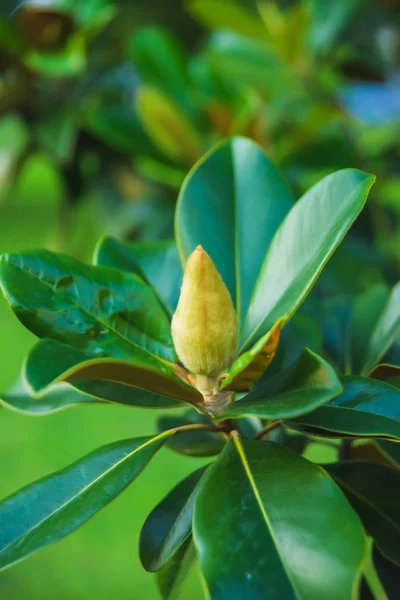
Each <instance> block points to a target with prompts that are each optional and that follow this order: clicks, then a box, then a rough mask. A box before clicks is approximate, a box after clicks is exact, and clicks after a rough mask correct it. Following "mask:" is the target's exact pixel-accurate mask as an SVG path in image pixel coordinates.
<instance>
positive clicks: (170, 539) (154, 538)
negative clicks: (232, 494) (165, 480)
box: [139, 434, 207, 571]
mask: <svg viewBox="0 0 400 600" xmlns="http://www.w3.org/2000/svg"><path fill="white" fill-rule="evenodd" d="M179 435H180V434H179ZM206 469H207V467H201V469H198V470H197V471H194V472H193V473H191V474H190V475H189V476H188V477H186V478H185V479H183V480H182V481H181V482H180V483H178V485H176V486H175V487H174V488H173V490H172V491H171V492H169V494H167V496H165V498H164V499H163V500H161V502H160V503H159V504H158V505H157V506H156V507H155V508H154V510H152V511H151V513H150V514H149V516H148V517H147V519H146V522H145V524H144V525H143V528H142V531H141V533H140V543H139V553H140V560H141V561H142V565H143V566H144V568H145V569H146V571H159V570H160V569H161V568H162V567H164V566H165V565H166V564H167V563H168V561H169V560H170V559H171V558H172V556H173V555H174V554H175V553H176V552H177V551H178V550H179V549H180V548H181V546H182V544H184V543H185V542H186V541H187V540H188V539H189V538H190V536H191V532H192V516H193V506H194V502H195V499H196V496H197V492H198V483H199V481H200V479H201V477H202V476H203V474H204V472H205V470H206Z"/></svg>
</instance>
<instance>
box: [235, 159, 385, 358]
mask: <svg viewBox="0 0 400 600" xmlns="http://www.w3.org/2000/svg"><path fill="white" fill-rule="evenodd" d="M374 181H375V177H374V176H372V175H368V174H367V173H363V172H362V171H358V170H355V169H344V170H342V171H337V172H336V173H333V174H332V175H328V176H327V177H325V178H324V179H322V181H320V182H319V183H317V184H316V185H315V186H314V187H312V188H311V189H310V190H309V191H308V192H306V193H305V194H304V196H303V197H302V198H300V200H298V202H296V204H295V205H294V207H293V208H292V210H291V211H290V213H289V214H288V215H287V217H286V218H285V220H284V221H283V223H282V225H281V226H280V227H279V230H278V231H277V233H276V235H275V237H274V239H273V241H272V243H271V246H270V247H269V249H268V252H267V255H266V256H265V259H264V261H263V263H262V265H261V268H260V273H259V275H258V277H257V281H256V285H255V288H254V291H253V294H252V297H251V300H250V304H249V309H248V312H247V316H246V320H245V323H244V327H243V331H242V336H241V347H242V348H245V349H247V348H248V347H250V346H251V345H252V344H253V343H254V342H255V341H256V340H257V339H259V338H260V337H262V336H263V335H265V334H266V333H267V332H268V331H269V330H270V329H271V327H273V325H274V323H276V321H277V320H278V319H279V318H281V317H283V316H285V315H286V316H287V318H289V317H290V316H291V315H292V314H293V313H294V312H295V310H296V309H297V307H298V306H299V305H300V304H301V302H302V301H303V300H304V298H305V297H306V295H307V294H308V292H309V291H310V289H311V287H312V286H313V284H314V283H315V281H316V279H317V277H318V275H319V274H320V272H321V270H322V268H323V267H324V265H325V263H326V262H327V260H328V259H329V257H330V256H331V255H332V254H333V252H334V250H335V248H336V247H337V246H338V244H339V243H340V242H341V241H342V239H343V237H344V235H345V234H346V232H347V230H348V229H349V227H350V226H351V225H352V223H353V221H354V220H355V218H356V217H357V215H358V214H359V212H360V211H361V209H362V208H363V206H364V204H365V201H366V199H367V195H368V192H369V189H370V187H371V186H372V184H373V183H374Z"/></svg>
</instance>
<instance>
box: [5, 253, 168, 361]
mask: <svg viewBox="0 0 400 600" xmlns="http://www.w3.org/2000/svg"><path fill="white" fill-rule="evenodd" d="M0 280H1V286H2V288H3V292H4V294H5V296H6V299H7V301H8V302H9V304H10V305H11V308H12V309H13V310H14V312H15V314H16V315H17V317H18V318H19V319H20V321H21V322H22V323H23V324H24V325H25V327H27V328H28V329H30V330H31V331H32V332H33V333H34V334H36V335H37V336H39V337H51V338H54V339H57V340H60V341H62V342H65V343H68V344H69V345H71V346H75V347H77V348H79V349H80V350H85V351H88V352H91V353H93V354H94V355H101V354H102V353H106V354H107V355H108V356H113V357H114V358H122V359H128V360H129V358H130V357H131V356H132V355H133V356H135V355H136V354H137V353H138V352H139V353H146V354H148V355H149V356H150V357H155V358H157V359H162V360H167V361H172V362H173V361H174V360H175V350H174V346H173V342H172V338H171V333H170V326H169V322H168V319H167V317H166V315H165V313H164V311H163V309H162V307H161V306H160V304H159V302H158V299H157V297H156V296H155V294H154V292H153V290H152V289H151V288H150V287H149V286H148V285H146V284H145V283H144V282H143V281H142V280H141V279H140V278H139V277H137V276H136V275H133V274H129V273H125V272H122V271H119V270H117V269H112V268H110V267H99V266H95V267H93V266H88V265H84V264H82V263H80V262H79V261H77V260H75V259H73V258H71V257H69V256H66V255H63V254H57V253H54V252H50V251H49V250H32V251H30V252H29V253H28V252H27V253H25V254H6V255H3V256H2V257H1V259H0Z"/></svg>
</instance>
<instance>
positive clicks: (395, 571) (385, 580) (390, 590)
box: [373, 548, 400, 600]
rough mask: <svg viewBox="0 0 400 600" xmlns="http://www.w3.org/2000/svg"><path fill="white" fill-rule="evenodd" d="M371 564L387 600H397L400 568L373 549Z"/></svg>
mask: <svg viewBox="0 0 400 600" xmlns="http://www.w3.org/2000/svg"><path fill="white" fill-rule="evenodd" d="M373 562H374V567H375V569H376V572H377V574H378V577H379V580H380V582H381V584H382V586H383V588H384V590H385V592H386V594H387V600H398V597H399V581H400V568H399V566H398V565H395V564H394V563H392V562H391V561H390V560H388V559H387V558H385V557H384V556H382V554H381V553H380V552H379V550H377V549H376V548H374V551H373ZM385 600H386V599H385Z"/></svg>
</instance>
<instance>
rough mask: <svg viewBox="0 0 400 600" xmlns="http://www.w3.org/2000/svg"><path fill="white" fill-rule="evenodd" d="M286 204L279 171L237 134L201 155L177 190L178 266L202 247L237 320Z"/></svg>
mask: <svg viewBox="0 0 400 600" xmlns="http://www.w3.org/2000/svg"><path fill="white" fill-rule="evenodd" d="M291 206H292V196H291V194H290V191H289V189H288V187H287V185H286V183H285V182H284V180H283V179H282V177H281V175H280V173H279V172H278V171H277V169H276V168H275V167H274V165H273V164H272V163H271V162H270V160H269V159H268V158H267V156H266V155H265V154H264V152H263V151H262V150H261V148H260V147H259V146H258V145H257V144H255V143H254V142H252V141H250V140H248V139H246V138H240V137H235V138H232V139H230V140H228V141H225V142H223V143H222V144H219V145H217V146H216V148H214V149H213V150H211V151H210V152H209V153H208V154H206V155H205V156H204V157H203V158H202V159H201V160H200V161H199V162H198V163H197V164H196V165H195V166H194V168H193V169H192V171H191V172H190V173H189V175H188V176H187V177H186V180H185V182H184V184H183V186H182V188H181V192H180V195H179V199H178V204H177V208H176V217H175V219H176V220H175V231H176V240H177V246H178V250H179V254H180V257H181V260H182V264H185V262H186V259H187V257H188V255H189V254H190V253H191V252H192V251H193V250H194V249H195V248H196V247H197V246H198V245H199V244H200V245H202V246H203V248H204V249H205V250H206V252H208V254H209V255H210V256H211V258H212V259H213V261H214V263H215V265H216V267H217V269H218V271H219V273H220V275H221V277H222V278H223V280H224V282H225V284H226V286H227V288H228V290H229V292H230V294H231V297H232V300H233V302H234V304H235V306H236V311H237V313H238V316H239V322H241V321H242V320H243V318H244V315H245V314H246V312H247V307H248V304H249V302H250V296H251V292H252V289H253V287H254V284H255V282H256V279H257V277H258V273H259V271H260V268H261V265H262V263H263V260H264V256H265V253H266V251H267V249H268V247H269V245H270V243H271V240H272V237H273V235H274V234H275V232H276V230H277V229H278V227H279V225H280V224H281V222H282V220H283V218H284V217H285V215H286V214H287V213H288V211H289V210H290V208H291ZM264 300H265V299H264ZM281 316H282V315H281ZM273 325H274V323H272V325H271V327H270V329H271V328H272V326H273ZM264 333H267V332H266V331H265V332H264Z"/></svg>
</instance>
